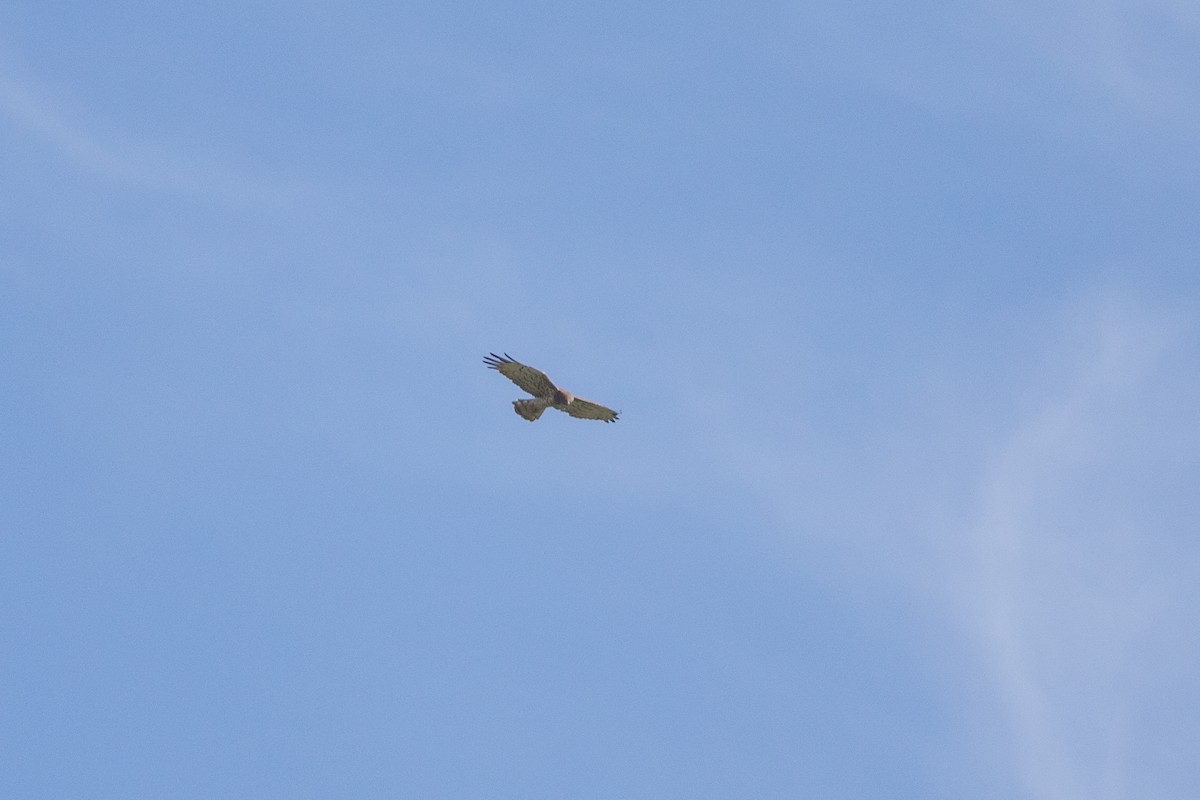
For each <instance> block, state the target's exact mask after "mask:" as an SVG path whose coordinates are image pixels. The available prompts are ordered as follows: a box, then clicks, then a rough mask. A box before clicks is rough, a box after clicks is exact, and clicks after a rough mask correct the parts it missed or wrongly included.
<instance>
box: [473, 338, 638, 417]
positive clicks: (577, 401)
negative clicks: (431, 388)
mask: <svg viewBox="0 0 1200 800" xmlns="http://www.w3.org/2000/svg"><path fill="white" fill-rule="evenodd" d="M483 363H485V364H487V365H488V366H489V367H491V368H492V369H494V370H496V371H497V372H499V373H500V374H501V375H503V376H504V377H506V378H508V379H509V380H510V381H512V382H513V383H515V384H516V385H517V386H520V387H521V388H522V389H524V390H525V391H527V392H529V393H530V394H531V395H533V397H532V398H530V399H527V400H514V401H513V410H514V411H516V412H517V413H518V414H520V415H521V416H522V417H524V418H525V419H527V420H529V421H530V422H533V421H534V420H535V419H537V418H538V417H540V416H541V415H542V412H543V411H545V410H546V409H547V408H556V409H558V410H559V411H562V412H564V413H567V414H570V415H571V416H572V417H578V418H579V419H598V420H603V421H604V422H616V420H617V413H618V412H616V411H613V410H612V409H611V408H605V407H604V406H602V405H599V404H597V403H593V402H592V401H591V400H584V399H583V398H582V397H576V396H575V395H573V394H571V393H570V392H568V391H565V390H563V389H560V388H558V387H557V386H555V385H554V383H553V381H551V380H550V379H549V378H548V377H546V373H544V372H542V371H541V370H536V369H534V368H533V367H527V366H525V365H524V364H522V363H521V362H520V361H516V360H514V359H513V358H512V356H510V355H509V354H508V353H505V354H504V355H503V357H501V356H498V355H496V354H495V353H492V354H490V355H488V356H487V357H486V358H484V359H483Z"/></svg>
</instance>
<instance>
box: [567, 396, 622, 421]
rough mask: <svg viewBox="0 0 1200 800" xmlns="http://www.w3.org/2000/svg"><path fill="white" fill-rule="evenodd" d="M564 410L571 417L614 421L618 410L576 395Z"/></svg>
mask: <svg viewBox="0 0 1200 800" xmlns="http://www.w3.org/2000/svg"><path fill="white" fill-rule="evenodd" d="M566 412H567V413H568V414H570V415H571V416H572V417H579V418H580V419H598V420H603V421H604V422H616V421H617V414H618V412H616V411H613V410H612V409H611V408H605V407H604V406H602V405H599V404H598V403H593V402H592V401H591V400H584V399H583V398H582V397H576V398H574V399H572V400H571V402H570V403H568V404H567V408H566Z"/></svg>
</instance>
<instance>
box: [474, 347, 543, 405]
mask: <svg viewBox="0 0 1200 800" xmlns="http://www.w3.org/2000/svg"><path fill="white" fill-rule="evenodd" d="M483 363H485V364H487V365H488V366H489V367H491V368H492V369H494V370H496V371H497V372H499V373H500V374H501V375H503V376H504V377H506V378H508V379H509V380H510V381H512V382H513V383H515V384H516V385H517V386H520V387H521V388H522V389H524V390H525V391H527V392H529V393H530V394H531V395H533V396H534V397H546V398H552V397H554V393H555V392H557V391H558V387H557V386H555V385H554V383H553V382H552V381H551V380H550V379H549V378H547V377H546V373H544V372H542V371H541V370H537V369H534V368H533V367H527V366H525V365H524V364H522V363H521V362H520V361H516V360H514V359H513V357H512V356H510V355H509V354H508V353H505V354H504V356H503V357H501V356H498V355H496V354H495V353H491V354H490V355H488V356H487V357H486V358H484V359H483Z"/></svg>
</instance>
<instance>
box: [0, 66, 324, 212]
mask: <svg viewBox="0 0 1200 800" xmlns="http://www.w3.org/2000/svg"><path fill="white" fill-rule="evenodd" d="M10 60H11V59H5V61H10ZM6 72H8V73H9V74H7V75H0V117H3V118H7V119H8V121H9V122H10V123H11V124H12V125H13V127H15V128H16V129H18V130H21V131H24V132H25V133H26V134H27V135H29V136H32V137H34V138H35V139H37V140H40V141H42V142H44V143H46V144H47V145H49V146H50V147H51V148H52V149H53V150H54V151H55V152H56V153H57V154H58V155H59V156H61V157H62V158H64V159H66V160H67V161H68V162H70V163H72V164H74V165H75V166H76V168H78V169H80V170H82V171H84V172H87V173H90V174H93V175H97V176H100V177H102V178H104V179H106V180H109V181H113V182H116V183H123V184H130V185H133V186H137V187H140V188H143V189H150V190H153V191H159V192H167V193H172V194H183V195H193V196H198V197H207V198H213V199H217V200H220V201H222V202H225V203H228V204H231V205H255V206H267V207H279V206H289V205H293V204H295V203H296V202H297V201H300V200H304V199H305V198H308V197H311V196H313V194H314V192H313V191H312V189H311V188H309V187H307V186H305V185H303V184H302V183H300V182H295V181H286V180H285V181H277V180H273V179H269V178H262V177H258V176H252V175H248V174H246V173H245V172H244V171H241V170H238V169H236V168H235V167H233V166H231V165H230V164H229V163H228V162H227V161H225V160H223V159H219V158H210V157H205V156H199V155H194V154H192V155H183V154H180V153H179V152H177V151H176V149H174V148H171V147H169V146H164V145H162V144H158V143H151V142H145V141H141V142H136V141H127V140H122V138H120V137H105V136H103V135H101V134H99V133H96V132H94V131H95V129H96V128H97V127H98V126H97V125H95V124H92V123H86V122H84V123H81V122H78V121H75V120H72V119H71V116H72V115H69V114H66V113H64V112H62V111H61V110H60V109H59V108H58V104H56V103H55V102H54V101H53V100H51V99H50V98H49V96H48V94H47V93H46V92H43V91H39V90H38V89H36V88H35V82H34V81H29V80H25V81H19V80H16V79H14V78H13V77H12V75H11V72H12V70H6Z"/></svg>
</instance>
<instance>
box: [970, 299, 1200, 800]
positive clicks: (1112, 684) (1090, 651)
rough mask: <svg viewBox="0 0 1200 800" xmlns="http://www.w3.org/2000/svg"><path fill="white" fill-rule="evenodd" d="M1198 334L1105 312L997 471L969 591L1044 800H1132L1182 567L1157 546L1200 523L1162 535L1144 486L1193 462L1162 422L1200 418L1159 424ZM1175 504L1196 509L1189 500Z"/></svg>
mask: <svg viewBox="0 0 1200 800" xmlns="http://www.w3.org/2000/svg"><path fill="white" fill-rule="evenodd" d="M1185 331H1187V328H1186V327H1185V326H1184V324H1183V323H1182V322H1181V320H1180V319H1178V318H1175V317H1173V316H1170V315H1163V314H1158V315H1156V314H1149V313H1143V312H1139V311H1137V310H1136V309H1133V308H1131V307H1130V306H1129V305H1128V304H1124V303H1121V302H1119V301H1114V300H1111V299H1108V300H1103V301H1100V302H1093V303H1089V304H1088V305H1087V306H1086V308H1085V309H1084V310H1083V311H1081V312H1080V313H1079V314H1078V315H1077V317H1076V319H1075V320H1074V322H1073V323H1072V326H1071V331H1070V333H1069V334H1068V335H1067V337H1066V340H1067V342H1068V343H1067V344H1066V345H1063V346H1062V347H1061V348H1060V351H1059V352H1058V353H1056V355H1055V356H1054V357H1053V358H1052V361H1054V362H1055V366H1056V367H1057V368H1058V369H1057V376H1056V377H1055V378H1053V379H1051V380H1050V381H1049V382H1048V384H1047V385H1046V386H1045V387H1044V388H1042V389H1041V390H1040V391H1039V392H1038V395H1039V396H1040V399H1038V400H1037V401H1036V402H1035V403H1034V405H1033V407H1032V408H1031V410H1030V411H1029V413H1028V414H1027V415H1026V417H1025V418H1024V419H1023V420H1022V421H1021V422H1020V423H1019V424H1018V425H1017V427H1016V428H1015V429H1014V430H1013V431H1012V432H1011V433H1010V435H1009V437H1008V441H1007V442H1006V443H1005V444H1004V445H1003V447H1002V448H1001V449H1000V451H999V452H998V453H996V454H995V455H994V456H992V457H991V458H990V459H988V463H987V466H986V467H985V468H984V470H983V477H982V479H981V490H980V507H979V511H978V514H977V520H976V523H975V526H974V536H975V540H976V543H977V545H978V548H979V550H978V564H977V567H976V568H974V569H971V570H968V572H967V574H966V580H965V581H964V583H963V586H962V589H961V591H962V592H964V593H965V597H964V598H963V599H965V600H966V603H965V605H966V607H968V608H971V609H973V614H974V618H973V619H972V620H971V622H969V623H968V624H971V625H972V627H973V628H974V629H975V631H976V632H977V635H978V636H979V637H980V642H981V645H982V647H983V648H984V650H985V652H986V653H987V654H988V658H989V661H990V663H991V666H992V669H993V672H994V680H995V682H996V686H997V688H998V691H999V693H1000V696H1001V699H1002V701H1003V703H1004V706H1005V708H1006V710H1007V713H1008V718H1009V724H1010V726H1011V735H1012V738H1013V742H1014V747H1015V759H1016V766H1017V769H1018V770H1019V773H1020V776H1021V778H1022V780H1023V781H1024V783H1025V785H1026V786H1027V787H1028V789H1029V791H1030V794H1031V796H1032V797H1036V798H1044V799H1045V800H1071V799H1072V798H1093V797H1125V796H1131V795H1129V794H1127V793H1126V792H1127V791H1128V787H1129V786H1130V784H1131V783H1132V782H1133V779H1132V778H1131V776H1128V775H1125V774H1124V771H1123V770H1122V768H1121V765H1122V760H1123V752H1122V751H1123V749H1124V748H1125V747H1126V746H1127V740H1128V736H1129V730H1128V728H1129V722H1130V720H1129V719H1128V714H1129V710H1130V706H1131V704H1132V703H1133V701H1134V697H1133V696H1132V695H1131V687H1132V685H1133V684H1134V683H1136V681H1134V680H1133V678H1134V671H1135V670H1136V668H1137V667H1138V665H1139V663H1140V661H1139V659H1138V657H1137V656H1138V650H1139V647H1142V646H1144V645H1145V644H1146V643H1147V640H1148V639H1153V638H1154V637H1161V636H1169V635H1170V633H1169V632H1168V631H1167V630H1165V629H1164V628H1163V627H1162V625H1161V621H1162V616H1161V615H1162V614H1163V613H1164V606H1166V605H1169V604H1170V603H1171V602H1172V600H1171V598H1170V597H1169V596H1168V595H1167V594H1166V592H1167V591H1169V586H1170V584H1171V583H1172V577H1171V576H1172V573H1173V569H1172V565H1171V564H1170V563H1169V562H1166V561H1164V560H1163V554H1162V552H1156V550H1155V548H1154V546H1153V542H1154V541H1156V539H1160V538H1161V537H1164V536H1165V537H1171V536H1176V537H1178V536H1181V535H1182V534H1183V533H1184V529H1185V528H1186V521H1185V519H1183V518H1179V517H1175V518H1174V520H1171V519H1169V518H1168V519H1167V520H1166V521H1165V523H1166V524H1167V526H1168V530H1166V531H1149V530H1146V528H1147V527H1148V526H1152V525H1155V524H1164V520H1163V519H1159V520H1152V519H1150V518H1148V517H1147V516H1146V515H1145V514H1144V512H1143V510H1142V509H1140V508H1139V503H1140V502H1142V501H1143V500H1144V498H1139V496H1138V486H1139V485H1141V484H1144V483H1145V482H1146V481H1147V480H1151V481H1160V480H1161V479H1162V478H1163V477H1165V476H1162V475H1160V474H1159V473H1161V472H1164V471H1170V470H1172V469H1176V468H1179V467H1180V466H1186V465H1180V464H1179V463H1177V461H1176V460H1175V459H1174V457H1173V456H1172V455H1171V454H1170V453H1169V452H1158V445H1159V443H1160V442H1161V441H1163V439H1162V438H1161V435H1160V434H1162V430H1161V428H1162V427H1163V426H1165V427H1166V428H1168V429H1170V430H1171V431H1172V432H1178V433H1182V432H1184V431H1188V430H1195V429H1197V424H1198V423H1200V420H1198V419H1197V418H1196V417H1197V415H1196V414H1194V413H1193V414H1191V415H1190V418H1186V417H1185V418H1182V419H1180V418H1175V419H1172V418H1160V419H1157V420H1154V421H1152V422H1151V423H1150V424H1147V420H1146V415H1148V414H1153V413H1155V412H1157V411H1159V410H1160V409H1161V406H1160V405H1159V404H1158V403H1157V402H1156V399H1157V398H1156V395H1157V394H1158V393H1160V392H1163V391H1172V390H1175V389H1177V388H1178V387H1177V386H1173V385H1172V381H1171V380H1170V379H1169V378H1170V376H1171V374H1172V371H1173V370H1176V369H1178V368H1179V366H1180V365H1179V356H1180V355H1181V349H1182V348H1183V347H1184V343H1185V342H1186V341H1187V334H1186V333H1185ZM1156 429H1158V430H1156ZM1184 435H1187V434H1184ZM1142 437H1145V438H1142ZM1192 438H1194V436H1193V437H1192ZM1195 466H1196V465H1195V464H1194V463H1193V464H1192V465H1191V468H1192V469H1195ZM1146 470H1150V471H1151V474H1150V475H1147V474H1146V473H1145V471H1146ZM1163 482H1165V483H1168V484H1169V483H1170V481H1169V480H1166V481H1163ZM1160 500H1161V501H1165V502H1166V503H1173V504H1175V505H1176V506H1177V508H1176V509H1175V510H1176V511H1179V510H1181V509H1180V508H1178V506H1179V504H1180V503H1181V502H1182V498H1179V497H1165V498H1160ZM1194 555H1195V554H1194V553H1193V555H1192V561H1193V566H1194ZM1154 746H1155V747H1158V748H1170V747H1172V744H1171V742H1169V741H1162V742H1157V743H1155V744H1154Z"/></svg>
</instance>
